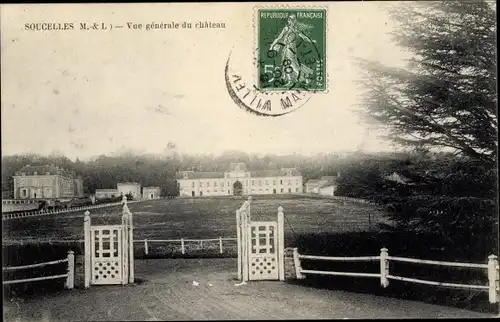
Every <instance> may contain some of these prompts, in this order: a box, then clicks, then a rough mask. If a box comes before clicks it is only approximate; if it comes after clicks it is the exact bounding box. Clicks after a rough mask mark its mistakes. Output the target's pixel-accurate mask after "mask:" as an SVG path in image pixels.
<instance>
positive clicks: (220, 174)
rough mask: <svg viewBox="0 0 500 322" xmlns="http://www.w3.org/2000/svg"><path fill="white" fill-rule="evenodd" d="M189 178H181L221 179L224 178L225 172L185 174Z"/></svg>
mask: <svg viewBox="0 0 500 322" xmlns="http://www.w3.org/2000/svg"><path fill="white" fill-rule="evenodd" d="M184 174H185V175H187V178H185V177H181V179H188V180H192V179H220V178H224V172H184Z"/></svg>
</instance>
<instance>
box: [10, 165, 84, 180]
mask: <svg viewBox="0 0 500 322" xmlns="http://www.w3.org/2000/svg"><path fill="white" fill-rule="evenodd" d="M35 172H36V173H37V175H47V173H49V175H65V176H71V177H76V174H75V173H74V172H73V171H68V170H65V169H63V168H60V167H58V166H55V165H36V166H32V165H29V164H28V165H25V166H24V167H22V168H21V169H19V170H18V171H16V176H21V175H22V173H24V175H26V176H33V175H35Z"/></svg>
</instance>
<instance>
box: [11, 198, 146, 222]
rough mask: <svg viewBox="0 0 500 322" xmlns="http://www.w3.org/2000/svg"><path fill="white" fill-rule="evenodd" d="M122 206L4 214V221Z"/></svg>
mask: <svg viewBox="0 0 500 322" xmlns="http://www.w3.org/2000/svg"><path fill="white" fill-rule="evenodd" d="M139 201H141V200H136V201H130V202H129V203H132V202H139ZM120 204H121V201H120V202H113V203H106V204H100V205H99V204H97V205H90V206H82V207H72V208H66V209H59V210H52V211H35V212H22V213H14V214H2V220H9V219H18V218H26V217H38V216H48V215H54V214H62V213H68V212H75V211H84V210H90V209H98V208H106V207H114V206H119V205H120Z"/></svg>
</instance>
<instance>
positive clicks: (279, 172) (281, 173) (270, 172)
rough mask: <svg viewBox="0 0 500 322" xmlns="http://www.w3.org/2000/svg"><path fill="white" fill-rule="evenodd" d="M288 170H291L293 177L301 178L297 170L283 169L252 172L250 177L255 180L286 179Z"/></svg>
mask: <svg viewBox="0 0 500 322" xmlns="http://www.w3.org/2000/svg"><path fill="white" fill-rule="evenodd" d="M287 170H290V171H291V173H290V175H291V176H301V174H300V172H299V171H298V170H297V169H295V168H292V169H281V170H258V171H250V176H251V177H253V178H259V177H286V176H287Z"/></svg>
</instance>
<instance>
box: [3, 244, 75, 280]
mask: <svg viewBox="0 0 500 322" xmlns="http://www.w3.org/2000/svg"><path fill="white" fill-rule="evenodd" d="M61 263H68V269H67V273H66V274H61V275H52V276H43V277H33V278H25V279H18V280H10V281H2V284H3V285H9V284H18V283H28V282H36V281H44V280H53V279H59V278H66V282H65V287H66V288H67V289H72V288H74V286H75V255H74V253H73V251H71V250H70V251H68V257H67V258H64V259H60V260H56V261H50V262H45V263H38V264H31V265H24V266H12V267H2V271H3V272H11V271H18V270H23V269H29V268H35V267H43V266H47V265H57V264H61Z"/></svg>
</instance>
